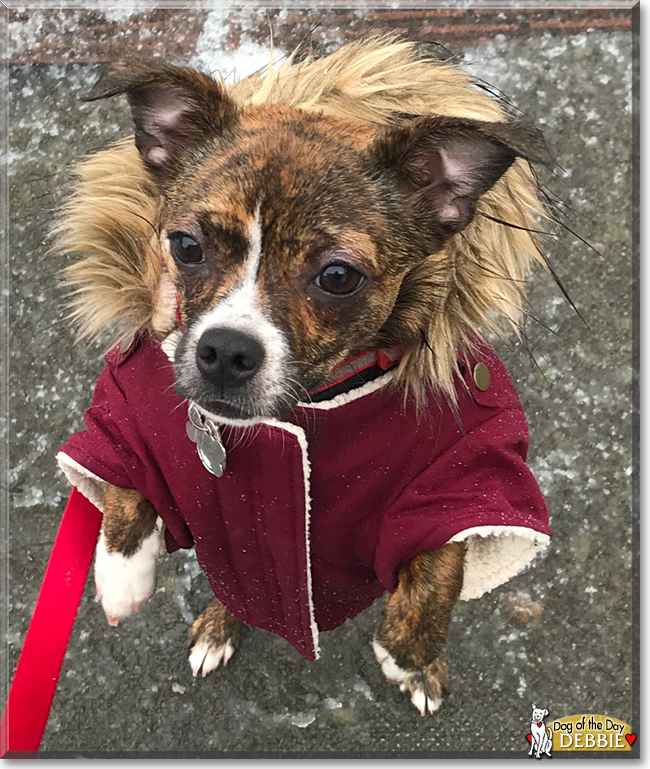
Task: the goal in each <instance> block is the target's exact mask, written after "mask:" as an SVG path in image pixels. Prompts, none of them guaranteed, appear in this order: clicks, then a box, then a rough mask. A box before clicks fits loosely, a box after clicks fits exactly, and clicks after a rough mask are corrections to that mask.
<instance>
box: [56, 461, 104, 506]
mask: <svg viewBox="0 0 650 769" xmlns="http://www.w3.org/2000/svg"><path fill="white" fill-rule="evenodd" d="M56 461H57V462H58V463H59V467H60V468H61V470H63V473H64V475H65V477H66V478H67V479H68V481H70V483H71V484H72V486H74V487H75V488H76V489H79V491H80V492H81V493H82V494H83V495H84V497H86V499H87V500H88V501H89V502H92V503H93V505H95V507H97V508H98V509H99V510H101V511H102V513H103V512H104V491H105V489H106V487H107V486H108V485H109V484H108V481H105V480H103V478H100V477H99V476H98V475H95V473H92V472H91V471H90V470H89V469H88V468H87V467H84V466H83V465H80V464H79V462H76V461H75V460H74V459H73V458H72V457H70V456H68V455H67V454H66V453H65V452H63V451H59V453H58V454H57V455H56Z"/></svg>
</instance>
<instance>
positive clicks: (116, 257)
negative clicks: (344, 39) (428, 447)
mask: <svg viewBox="0 0 650 769" xmlns="http://www.w3.org/2000/svg"><path fill="white" fill-rule="evenodd" d="M421 51H422V48H421V46H419V45H418V44H416V43H411V42H404V41H400V40H398V39H397V38H396V37H395V36H393V35H381V36H375V37H368V38H365V39H363V40H360V41H358V42H356V43H352V44H350V45H347V46H344V47H342V48H340V49H339V50H338V51H336V52H335V53H333V54H331V55H329V56H327V57H325V58H322V59H312V58H307V59H304V60H303V61H300V62H295V59H294V57H289V58H288V59H287V60H286V61H285V62H284V63H282V64H281V65H280V66H273V65H270V66H269V68H268V69H267V70H266V71H262V72H258V73H256V74H254V75H252V76H250V77H248V78H245V79H244V80H241V81H240V82H238V83H236V84H235V85H233V86H231V87H229V88H228V93H229V95H230V97H231V98H232V99H233V100H234V101H235V102H237V103H238V104H240V105H242V106H243V105H246V104H268V103H274V104H287V105H289V106H292V107H296V108H300V109H303V110H309V111H317V112H323V113H325V114H330V115H336V116H339V117H343V118H349V119H354V120H358V121H362V122H365V123H371V124H375V125H389V124H391V123H394V122H396V121H398V120H399V118H400V115H401V116H403V115H404V114H405V113H407V114H411V115H427V114H438V115H446V116H452V117H462V118H470V119H475V120H490V121H497V120H504V119H505V116H504V114H503V112H502V111H501V108H500V106H499V104H498V102H497V101H496V100H495V99H494V98H492V97H491V96H489V95H487V94H486V93H485V92H483V91H481V90H479V89H478V88H477V87H476V86H475V84H474V82H473V81H472V79H471V78H470V77H469V76H468V75H467V74H466V73H464V72H463V71H462V70H461V69H460V68H459V67H458V66H457V65H455V64H453V63H450V62H440V61H437V60H433V59H430V58H425V57H423V56H422V55H421ZM76 173H77V186H76V189H75V192H74V194H73V196H72V198H71V199H70V201H69V202H68V203H67V205H66V206H65V208H64V209H63V212H62V217H61V220H60V223H59V224H58V226H57V229H56V231H55V243H56V247H57V248H58V249H59V250H60V251H63V252H65V253H74V254H79V253H81V254H84V257H83V258H82V259H81V260H80V261H78V262H76V263H74V264H72V265H71V266H70V267H68V268H67V269H66V271H65V278H66V281H67V283H68V284H69V285H71V286H72V287H73V289H74V293H73V313H72V314H73V317H74V318H75V319H76V320H77V321H78V323H79V326H80V329H81V333H82V335H83V336H85V337H94V336H97V335H98V334H99V333H101V332H104V331H106V330H107V329H111V328H115V329H117V331H116V336H115V340H116V341H122V342H128V341H129V340H130V339H131V338H132V337H133V334H134V333H135V332H136V331H137V330H138V329H139V328H141V327H148V328H150V329H152V330H153V331H154V332H157V333H158V334H163V333H165V332H167V331H168V330H169V329H170V328H171V326H172V325H173V298H172V299H171V300H170V298H169V296H167V294H168V291H167V290H166V289H165V288H164V286H165V283H164V276H163V258H162V255H161V254H160V252H159V251H160V246H159V242H158V238H157V235H156V231H157V229H158V227H159V214H160V207H159V202H158V199H157V198H156V195H155V191H154V188H153V185H152V184H151V182H150V181H149V178H148V176H147V174H146V172H145V170H144V168H143V166H142V163H141V160H140V156H139V155H138V152H137V151H136V149H135V146H134V144H133V139H132V138H128V139H124V140H122V141H120V142H118V143H117V144H115V145H113V146H112V147H111V148H109V149H107V150H105V151H102V152H99V153H98V154H96V155H94V156H92V157H91V158H89V159H87V160H84V161H83V162H82V163H80V164H79V166H78V167H77V170H76ZM483 214H486V215H488V216H490V217H493V218H494V219H500V220H502V221H506V222H508V223H510V224H512V225H515V227H521V228H527V229H533V230H539V229H540V228H541V223H542V221H543V219H544V217H545V216H546V214H545V211H544V207H543V205H542V203H541V201H540V198H539V195H538V193H537V187H536V185H535V183H534V180H533V177H532V174H531V171H530V169H529V167H528V164H527V163H525V162H524V161H522V160H517V161H516V162H515V163H514V164H513V165H512V166H511V168H510V169H509V170H508V171H507V172H506V174H505V175H504V176H503V178H502V179H501V180H500V181H499V182H497V184H496V185H495V186H494V187H493V188H492V189H491V190H490V191H489V192H488V193H486V194H485V195H484V196H482V198H481V199H480V200H479V204H478V206H477V214H476V216H475V218H474V220H473V221H472V222H471V224H470V225H469V226H468V227H467V228H466V229H465V230H464V231H463V232H462V233H460V234H459V235H456V236H455V237H454V238H452V239H451V240H450V241H449V242H448V244H447V246H446V247H445V250H444V251H443V252H442V253H439V254H435V255H433V256H431V257H430V258H429V259H428V260H427V261H426V262H425V263H424V264H422V265H421V266H420V267H418V268H417V270H415V271H413V273H411V274H410V275H409V276H407V279H406V280H407V281H409V287H410V293H411V294H412V295H413V297H414V303H413V307H412V309H411V308H410V309H409V313H408V324H409V326H410V328H409V334H408V337H409V341H408V342H407V346H406V350H405V354H404V357H403V359H402V362H401V365H400V367H399V370H398V380H399V382H400V383H401V384H403V385H405V386H406V389H407V391H409V392H411V393H413V394H414V395H415V396H416V397H418V398H419V399H420V398H422V397H423V396H424V394H425V392H426V390H427V387H429V386H433V387H434V388H436V389H440V390H442V391H443V392H444V393H445V394H446V395H447V396H448V397H450V398H451V399H453V398H454V378H455V376H456V374H457V369H458V364H457V361H458V357H459V356H460V355H462V354H463V351H464V350H465V349H466V348H467V346H468V345H470V344H471V339H472V337H474V336H475V334H476V333H477V331H481V330H482V331H484V332H488V333H496V334H499V333H503V332H504V330H505V329H507V328H510V329H515V330H517V329H518V327H519V323H520V319H521V313H522V305H523V300H524V293H525V280H526V278H527V276H528V272H529V269H530V267H531V263H532V262H533V261H534V260H535V259H537V260H538V261H542V260H541V256H540V252H539V248H538V244H537V241H536V238H535V235H534V234H532V233H529V232H527V231H525V230H523V229H522V230H520V229H515V228H512V227H506V226H504V225H502V224H498V223H497V222H495V221H493V220H491V219H489V218H487V217H486V216H483ZM161 294H164V295H165V296H163V298H162V299H161Z"/></svg>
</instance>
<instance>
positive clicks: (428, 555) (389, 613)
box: [373, 542, 466, 715]
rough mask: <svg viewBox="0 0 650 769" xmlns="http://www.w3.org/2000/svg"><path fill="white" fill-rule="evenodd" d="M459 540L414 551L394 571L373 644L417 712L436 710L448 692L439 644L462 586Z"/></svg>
mask: <svg viewBox="0 0 650 769" xmlns="http://www.w3.org/2000/svg"><path fill="white" fill-rule="evenodd" d="M465 549H466V548H465V544H464V543H462V542H450V543H448V544H446V545H444V546H443V547H441V548H440V549H439V550H427V551H423V552H421V553H419V554H418V555H417V556H416V557H415V558H414V559H413V560H412V561H411V563H410V564H409V565H408V566H406V567H405V568H404V569H402V571H401V572H400V574H399V584H398V586H397V589H396V590H395V592H394V593H393V594H392V595H391V596H390V597H389V598H388V600H387V602H386V608H385V610H384V618H383V620H382V623H381V625H380V626H379V630H378V631H377V635H376V636H375V640H374V642H373V647H374V650H375V656H376V657H377V661H378V662H379V664H380V665H381V667H382V670H383V671H384V674H385V676H386V678H387V679H388V680H389V681H390V683H395V684H398V685H399V687H400V689H401V690H402V691H408V692H409V693H410V695H411V699H412V701H413V704H414V705H415V706H416V708H417V709H418V710H419V711H420V713H421V714H422V715H425V714H426V713H427V712H429V713H437V712H438V710H439V709H440V706H441V705H442V703H443V701H444V699H445V698H446V697H447V695H448V694H449V691H450V685H449V667H448V665H447V662H446V660H445V659H443V657H442V656H441V654H442V649H443V647H444V645H445V642H446V641H447V632H448V630H449V622H450V619H451V612H452V610H453V608H454V605H455V604H456V601H457V600H458V596H459V595H460V591H461V588H462V586H463V565H464V560H465Z"/></svg>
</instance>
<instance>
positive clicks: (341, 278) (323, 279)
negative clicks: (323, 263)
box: [316, 263, 365, 296]
mask: <svg viewBox="0 0 650 769" xmlns="http://www.w3.org/2000/svg"><path fill="white" fill-rule="evenodd" d="M364 278H365V276H364V275H363V273H361V272H359V270H357V269H355V268H354V267H351V266H350V265H349V264H340V263H337V264H328V265H327V267H325V269H324V270H323V271H322V272H321V273H320V275H319V276H318V277H317V278H316V285H317V286H318V287H319V288H322V289H323V291H326V292H327V293H328V294H336V295H337V296H344V295H346V294H352V293H354V292H355V291H356V290H357V289H358V288H359V287H360V286H361V284H362V283H363V281H364Z"/></svg>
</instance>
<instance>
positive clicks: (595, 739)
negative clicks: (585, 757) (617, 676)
mask: <svg viewBox="0 0 650 769" xmlns="http://www.w3.org/2000/svg"><path fill="white" fill-rule="evenodd" d="M547 715H548V710H546V708H538V707H537V706H536V705H533V713H532V721H531V725H530V733H529V734H527V735H526V737H527V739H528V741H529V742H530V750H529V751H528V755H529V756H531V757H534V758H542V757H543V756H548V758H551V756H552V754H553V752H555V751H566V752H569V751H571V752H573V751H578V752H585V751H586V752H598V751H601V752H604V751H606V752H620V753H625V752H629V751H631V750H632V745H634V743H635V742H636V740H637V735H636V734H634V732H633V731H632V727H631V726H630V725H629V724H627V723H625V721H621V720H620V719H618V718H612V717H611V716H601V715H596V714H593V713H591V714H590V713H587V714H582V715H575V716H564V717H563V718H556V719H555V720H553V721H550V722H549V723H545V722H544V719H545V717H546V716H547Z"/></svg>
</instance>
